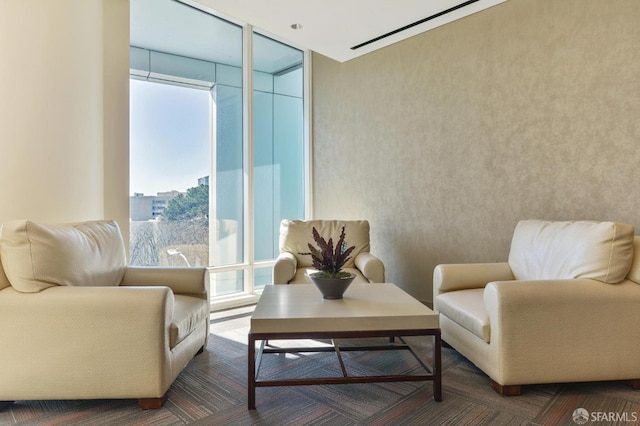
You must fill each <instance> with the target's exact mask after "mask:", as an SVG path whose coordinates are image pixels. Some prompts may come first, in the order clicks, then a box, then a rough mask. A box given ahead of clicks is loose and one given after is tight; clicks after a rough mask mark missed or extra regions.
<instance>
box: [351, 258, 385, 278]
mask: <svg viewBox="0 0 640 426" xmlns="http://www.w3.org/2000/svg"><path fill="white" fill-rule="evenodd" d="M354 263H355V264H356V268H358V269H359V270H360V272H362V275H364V277H365V278H366V279H368V280H369V282H370V283H383V282H384V264H383V263H382V260H380V259H378V258H377V257H375V256H374V255H372V254H371V253H368V252H363V253H360V254H358V255H357V256H356V258H355V259H354Z"/></svg>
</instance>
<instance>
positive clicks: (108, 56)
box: [0, 0, 129, 240]
mask: <svg viewBox="0 0 640 426" xmlns="http://www.w3.org/2000/svg"><path fill="white" fill-rule="evenodd" d="M128 90H129V2H128V1H127V0H90V1H89V0H57V1H55V2H52V1H50V0H31V1H24V0H3V1H0V148H1V149H0V182H1V183H0V200H1V201H0V223H2V222H4V221H6V220H11V219H25V218H26V219H33V220H39V221H45V222H72V221H81V220H89V219H101V218H104V217H108V218H113V219H116V220H118V221H119V222H120V225H121V227H122V228H123V231H125V233H126V232H127V231H128V226H129V224H128V217H129V214H128V213H129V212H128V210H129V200H128V192H129V191H128V185H129V182H128V170H129V167H128V156H129V142H128V139H129V95H128V93H129V92H128ZM126 240H128V238H126Z"/></svg>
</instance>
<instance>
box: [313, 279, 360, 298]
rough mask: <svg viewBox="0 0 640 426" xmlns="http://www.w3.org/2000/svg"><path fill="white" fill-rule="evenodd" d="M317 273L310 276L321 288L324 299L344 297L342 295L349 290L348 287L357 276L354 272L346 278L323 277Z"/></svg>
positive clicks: (319, 288)
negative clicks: (317, 275)
mask: <svg viewBox="0 0 640 426" xmlns="http://www.w3.org/2000/svg"><path fill="white" fill-rule="evenodd" d="M315 275H316V274H311V275H309V278H311V281H312V282H313V283H314V284H315V285H316V287H317V288H318V290H320V293H322V297H323V298H324V299H342V295H343V294H344V292H345V291H347V288H348V287H349V286H350V285H351V282H352V281H353V279H354V278H355V277H356V276H355V275H353V274H351V275H350V276H348V277H346V278H321V277H316V276H315Z"/></svg>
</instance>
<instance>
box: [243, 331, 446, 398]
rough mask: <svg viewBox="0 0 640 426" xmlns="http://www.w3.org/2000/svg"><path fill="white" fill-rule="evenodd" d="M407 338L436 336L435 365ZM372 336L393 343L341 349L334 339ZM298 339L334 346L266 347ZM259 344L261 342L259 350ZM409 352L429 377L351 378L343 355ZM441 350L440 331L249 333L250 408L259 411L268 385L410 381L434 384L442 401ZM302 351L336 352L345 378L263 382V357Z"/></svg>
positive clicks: (434, 396) (379, 376)
mask: <svg viewBox="0 0 640 426" xmlns="http://www.w3.org/2000/svg"><path fill="white" fill-rule="evenodd" d="M403 336H404V337H406V336H433V342H434V344H433V365H432V366H431V367H430V366H429V365H427V364H425V363H424V362H423V361H422V360H421V359H420V357H419V356H418V354H417V353H416V352H415V350H414V349H413V348H412V347H411V346H410V345H409V344H407V343H406V341H405V340H404V339H403V338H402V337H403ZM368 337H388V338H390V344H388V345H376V346H347V347H339V346H338V345H337V344H336V343H335V341H334V339H353V338H368ZM396 337H397V338H399V340H400V341H401V342H402V343H401V344H397V343H393V342H394V340H395V338H396ZM296 339H327V340H331V341H332V343H333V347H331V346H324V347H313V348H276V347H268V348H265V342H266V341H268V340H296ZM256 341H261V345H260V348H259V349H258V351H257V359H256ZM398 349H404V350H409V351H410V352H411V354H412V355H413V356H414V358H415V359H416V360H417V361H418V362H419V363H420V365H421V366H422V367H423V368H424V369H425V370H426V371H427V373H428V374H415V375H413V374H412V375H378V376H349V375H348V374H347V371H346V368H345V365H344V362H343V360H342V356H341V354H340V352H346V351H368V350H398ZM441 351H442V339H441V335H440V329H439V328H434V329H414V330H379V331H332V332H273V333H251V332H249V348H248V358H249V359H248V363H247V364H248V367H249V371H248V398H247V399H248V408H249V410H253V409H255V408H256V388H257V387H268V386H306V385H337V384H344V383H382V382H408V381H433V399H434V400H435V401H438V402H439V401H442V371H441V362H442V359H441ZM300 352H335V353H336V355H337V356H338V361H339V363H340V368H341V370H342V377H317V378H304V379H303V378H300V379H280V380H259V379H258V375H259V372H260V364H261V362H262V355H263V354H268V353H300Z"/></svg>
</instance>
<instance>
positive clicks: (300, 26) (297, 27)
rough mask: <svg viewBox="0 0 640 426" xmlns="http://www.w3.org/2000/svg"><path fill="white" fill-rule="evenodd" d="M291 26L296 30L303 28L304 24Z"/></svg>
mask: <svg viewBox="0 0 640 426" xmlns="http://www.w3.org/2000/svg"><path fill="white" fill-rule="evenodd" d="M291 28H292V29H294V30H299V29H302V24H291Z"/></svg>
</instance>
